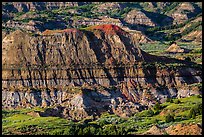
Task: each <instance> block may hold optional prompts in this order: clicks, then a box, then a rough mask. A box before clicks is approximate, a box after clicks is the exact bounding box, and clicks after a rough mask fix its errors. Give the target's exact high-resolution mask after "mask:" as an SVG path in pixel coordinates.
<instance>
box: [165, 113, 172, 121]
mask: <svg viewBox="0 0 204 137" xmlns="http://www.w3.org/2000/svg"><path fill="white" fill-rule="evenodd" d="M165 122H166V123H169V122H174V116H173V115H171V114H168V115H166V116H165Z"/></svg>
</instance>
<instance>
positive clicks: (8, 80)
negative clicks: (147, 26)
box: [2, 24, 202, 120]
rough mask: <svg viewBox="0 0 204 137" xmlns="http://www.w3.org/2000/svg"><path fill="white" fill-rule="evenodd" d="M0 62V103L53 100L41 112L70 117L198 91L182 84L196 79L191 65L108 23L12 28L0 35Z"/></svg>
mask: <svg viewBox="0 0 204 137" xmlns="http://www.w3.org/2000/svg"><path fill="white" fill-rule="evenodd" d="M162 64H169V66H168V65H166V66H165V67H164V65H162ZM176 64H179V65H177V66H176ZM2 65H3V68H2V98H3V99H2V105H3V108H16V107H34V106H41V107H47V106H55V105H59V106H56V107H55V108H53V109H51V110H50V112H47V113H45V114H41V115H60V116H62V117H65V118H70V119H76V120H79V119H81V118H84V117H87V116H90V115H94V116H97V115H100V114H101V112H104V111H109V112H110V113H115V114H117V115H119V116H122V117H127V116H131V115H132V114H133V113H134V112H137V111H140V110H142V109H145V108H147V107H151V106H152V105H154V104H155V103H156V102H157V101H159V102H164V101H165V100H166V99H167V98H169V97H186V96H190V95H195V94H200V92H201V89H199V88H197V89H195V88H194V89H193V90H192V87H191V86H190V85H191V84H196V83H200V82H202V78H201V72H202V71H201V69H200V68H199V67H197V66H196V65H195V64H193V63H188V62H185V61H180V60H176V59H171V58H167V57H159V56H153V55H150V54H148V53H146V52H144V51H142V50H141V49H140V48H139V45H138V39H136V38H135V37H134V36H132V35H131V34H130V33H128V32H126V31H124V30H123V29H121V28H120V27H118V26H116V25H111V24H106V25H97V26H91V27H87V28H84V29H64V30H46V31H44V32H43V33H42V35H35V36H32V35H30V34H28V33H26V32H24V31H20V30H17V31H14V32H13V33H11V34H9V35H7V36H6V37H5V38H4V39H3V41H2ZM189 78H190V79H189ZM130 106H131V107H130Z"/></svg>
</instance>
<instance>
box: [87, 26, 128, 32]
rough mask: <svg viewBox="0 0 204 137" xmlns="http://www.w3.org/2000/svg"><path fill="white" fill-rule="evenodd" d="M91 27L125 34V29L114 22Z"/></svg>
mask: <svg viewBox="0 0 204 137" xmlns="http://www.w3.org/2000/svg"><path fill="white" fill-rule="evenodd" d="M89 29H98V30H102V31H103V32H105V33H106V34H116V33H119V34H125V33H127V32H125V31H124V30H122V29H121V28H120V27H118V26H116V25H113V24H103V25H97V26H91V27H90V28H89Z"/></svg>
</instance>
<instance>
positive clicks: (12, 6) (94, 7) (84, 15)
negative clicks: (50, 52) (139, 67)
mask: <svg viewBox="0 0 204 137" xmlns="http://www.w3.org/2000/svg"><path fill="white" fill-rule="evenodd" d="M201 15H202V3H201V2H105V3H102V2H3V3H2V26H3V30H6V31H9V32H10V31H14V30H17V29H23V30H27V31H28V32H30V33H34V34H35V33H41V32H43V31H45V30H46V29H66V28H81V27H82V28H83V27H87V26H92V25H101V24H115V25H118V26H120V27H129V28H130V29H132V30H137V31H141V32H142V35H144V34H146V37H149V38H150V39H152V40H166V41H172V40H174V39H176V40H178V39H179V38H181V37H182V40H183V41H187V42H188V41H195V42H198V43H201V40H200V37H201V34H202V33H201V32H202V25H201V22H200V21H196V22H195V23H199V24H195V25H193V24H192V23H190V24H192V27H190V26H189V27H188V28H189V29H188V28H187V29H186V30H185V31H184V33H183V32H180V29H182V27H183V26H185V25H186V24H188V23H189V22H190V21H192V20H193V19H197V18H200V17H199V16H201ZM201 18H202V16H201ZM158 29H159V30H160V31H161V30H168V31H164V32H162V33H161V32H158V31H155V30H158ZM157 32H158V33H157ZM157 35H158V36H157ZM174 35H175V36H174ZM180 35H181V36H180ZM170 36H172V38H169V37H170ZM177 36H179V37H178V38H177ZM155 37H156V38H155ZM175 37H176V38H175Z"/></svg>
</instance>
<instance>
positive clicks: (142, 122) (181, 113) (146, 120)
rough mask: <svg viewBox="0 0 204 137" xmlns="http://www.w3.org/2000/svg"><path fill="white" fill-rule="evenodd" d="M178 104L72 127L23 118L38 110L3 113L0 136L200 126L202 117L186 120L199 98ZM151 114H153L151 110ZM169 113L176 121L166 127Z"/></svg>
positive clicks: (52, 119)
mask: <svg viewBox="0 0 204 137" xmlns="http://www.w3.org/2000/svg"><path fill="white" fill-rule="evenodd" d="M179 100H180V101H181V103H179V104H175V103H170V102H166V103H164V104H162V105H161V106H162V109H160V110H159V112H165V113H164V114H163V115H162V114H153V116H148V115H147V114H148V111H149V110H144V111H142V112H139V113H136V114H135V115H134V116H132V117H130V118H127V119H125V118H120V117H118V116H116V115H113V114H112V115H110V114H103V115H102V116H101V117H100V118H98V119H97V120H95V121H91V122H88V123H87V122H83V121H80V122H75V123H74V122H72V121H68V120H65V119H63V118H59V117H32V116H29V115H26V113H27V112H30V111H34V110H38V111H44V110H43V109H40V108H37V109H36V108H35V109H22V110H15V111H6V110H4V111H3V114H2V116H3V119H2V126H3V132H2V134H4V135H6V134H22V133H23V134H49V135H52V134H56V135H60V134H102V135H110V134H140V133H143V132H145V131H147V130H148V129H149V128H150V127H151V126H152V125H154V124H157V125H159V126H160V127H166V126H169V125H172V124H176V123H192V122H195V123H201V122H202V115H197V116H196V117H195V119H192V118H191V119H189V118H186V116H187V115H188V113H189V110H190V109H191V108H192V107H193V106H195V105H196V103H201V102H202V98H198V97H197V96H192V97H188V98H182V99H179ZM173 102H175V100H173ZM152 110H153V111H154V109H152ZM169 112H171V113H172V114H175V116H174V119H175V121H174V122H170V123H166V122H165V116H166V115H167V114H168V113H169Z"/></svg>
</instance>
